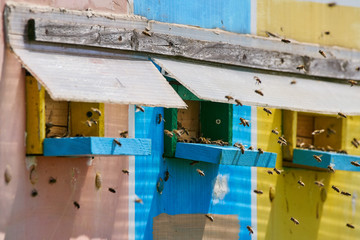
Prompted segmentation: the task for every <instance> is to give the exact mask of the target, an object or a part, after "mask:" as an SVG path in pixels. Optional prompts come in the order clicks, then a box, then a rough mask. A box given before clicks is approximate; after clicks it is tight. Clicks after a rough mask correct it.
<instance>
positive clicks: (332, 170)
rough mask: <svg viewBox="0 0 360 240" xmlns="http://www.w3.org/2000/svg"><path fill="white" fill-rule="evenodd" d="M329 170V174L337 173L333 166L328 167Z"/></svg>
mask: <svg viewBox="0 0 360 240" xmlns="http://www.w3.org/2000/svg"><path fill="white" fill-rule="evenodd" d="M327 168H328V170H329V172H333V173H334V172H335V169H334V168H333V167H332V166H330V165H329V166H327Z"/></svg>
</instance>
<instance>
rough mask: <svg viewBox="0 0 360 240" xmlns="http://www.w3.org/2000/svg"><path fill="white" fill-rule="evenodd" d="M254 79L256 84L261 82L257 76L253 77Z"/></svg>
mask: <svg viewBox="0 0 360 240" xmlns="http://www.w3.org/2000/svg"><path fill="white" fill-rule="evenodd" d="M254 79H255V81H256V84H261V80H260V78H259V77H258V76H254Z"/></svg>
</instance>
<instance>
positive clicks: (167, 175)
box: [164, 170, 170, 182]
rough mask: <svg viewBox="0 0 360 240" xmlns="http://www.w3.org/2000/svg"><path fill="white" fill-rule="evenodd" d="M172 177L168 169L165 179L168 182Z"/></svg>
mask: <svg viewBox="0 0 360 240" xmlns="http://www.w3.org/2000/svg"><path fill="white" fill-rule="evenodd" d="M169 177H170V173H169V171H168V170H166V171H165V177H164V181H165V182H166V181H167V180H169Z"/></svg>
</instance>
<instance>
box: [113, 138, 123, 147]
mask: <svg viewBox="0 0 360 240" xmlns="http://www.w3.org/2000/svg"><path fill="white" fill-rule="evenodd" d="M114 143H116V144H117V145H119V146H120V147H121V142H120V141H119V140H117V139H116V138H114Z"/></svg>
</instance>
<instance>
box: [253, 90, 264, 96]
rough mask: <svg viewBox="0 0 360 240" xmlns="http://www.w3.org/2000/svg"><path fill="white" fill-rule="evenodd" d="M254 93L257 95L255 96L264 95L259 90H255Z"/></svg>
mask: <svg viewBox="0 0 360 240" xmlns="http://www.w3.org/2000/svg"><path fill="white" fill-rule="evenodd" d="M255 93H257V94H259V95H261V96H264V93H263V92H262V91H261V90H257V89H256V90H255Z"/></svg>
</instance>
